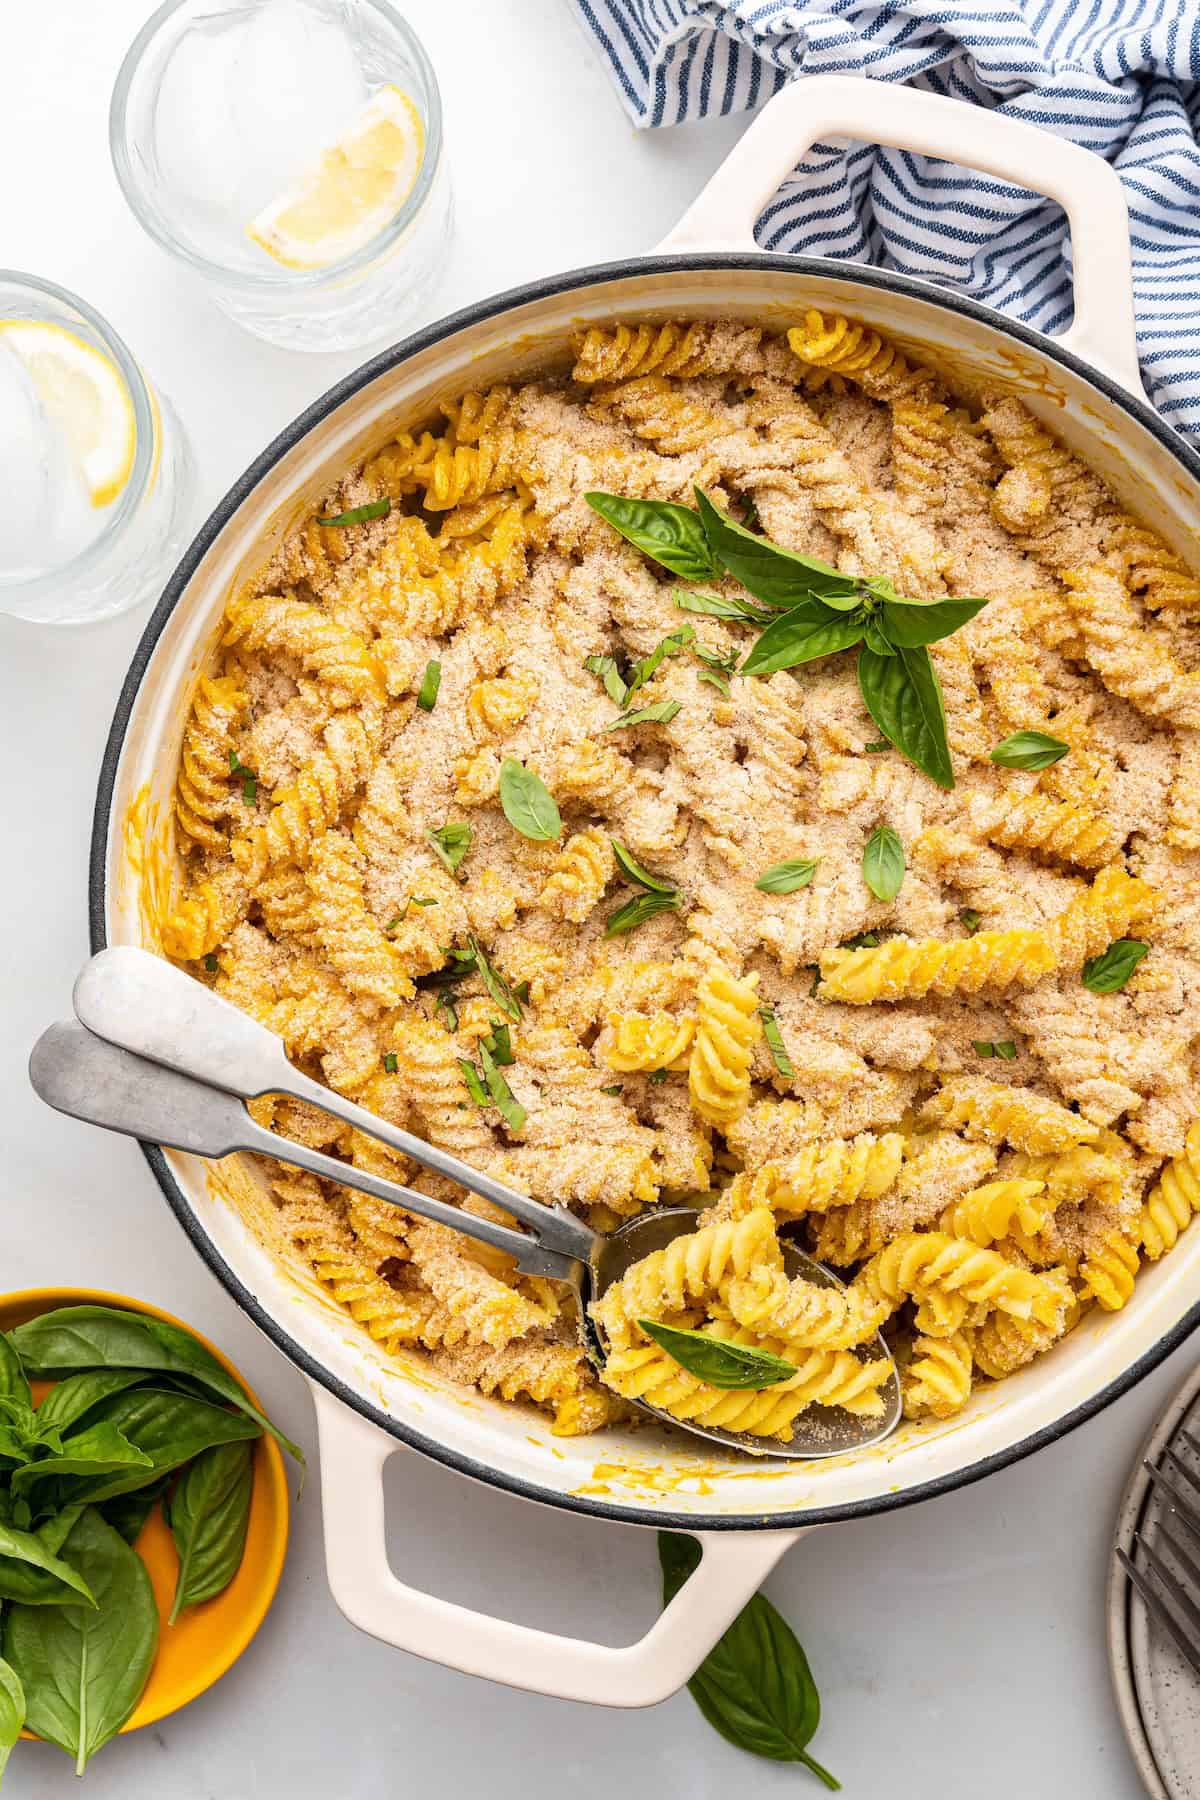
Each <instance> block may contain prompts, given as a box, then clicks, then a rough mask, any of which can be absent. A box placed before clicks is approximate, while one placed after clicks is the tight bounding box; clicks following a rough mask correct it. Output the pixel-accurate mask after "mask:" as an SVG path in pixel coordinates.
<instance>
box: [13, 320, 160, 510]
mask: <svg viewBox="0 0 1200 1800" xmlns="http://www.w3.org/2000/svg"><path fill="white" fill-rule="evenodd" d="M0 343H3V344H6V345H7V346H8V348H9V349H10V350H12V351H13V352H14V353H15V354H16V355H17V356H19V357H20V359H21V361H22V362H23V363H24V364H25V367H26V369H27V371H28V373H29V378H30V380H31V381H32V382H33V385H34V387H35V388H36V390H37V396H38V399H39V400H40V401H41V403H42V406H43V407H44V408H45V411H46V413H47V415H48V416H49V418H50V420H51V422H52V423H53V424H54V425H56V426H57V427H58V429H59V430H60V431H61V432H62V434H63V436H64V437H65V438H66V440H67V444H68V446H69V448H70V452H71V455H72V457H73V459H74V462H75V465H76V467H77V468H78V470H79V473H80V476H81V477H82V480H83V485H84V487H85V488H86V489H87V492H88V498H89V499H90V500H91V503H92V505H93V506H108V505H110V504H111V502H112V501H114V500H115V499H116V497H117V495H118V494H119V493H120V492H121V489H122V488H123V487H124V486H125V483H126V482H127V481H128V480H129V473H130V470H131V469H132V468H133V457H134V450H135V448H136V443H137V426H136V423H135V421H134V416H133V402H132V400H131V399H130V397H129V390H128V388H127V387H126V386H125V383H124V381H123V380H122V378H121V375H120V372H119V370H118V369H117V367H116V365H115V364H114V363H112V362H110V361H109V359H108V357H107V356H105V355H104V353H103V352H102V351H100V350H97V349H95V348H94V347H93V345H91V344H89V343H87V342H86V341H85V340H84V339H83V338H81V337H78V336H77V335H76V334H75V332H73V331H69V330H68V329H67V327H66V326H65V325H55V324H52V323H51V322H50V321H49V320H46V319H0Z"/></svg>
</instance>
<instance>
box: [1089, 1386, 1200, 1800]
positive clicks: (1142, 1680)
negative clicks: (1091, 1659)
mask: <svg viewBox="0 0 1200 1800" xmlns="http://www.w3.org/2000/svg"><path fill="white" fill-rule="evenodd" d="M1181 1425H1190V1427H1191V1429H1192V1430H1193V1432H1196V1433H1200V1369H1197V1370H1195V1371H1194V1372H1193V1373H1192V1374H1191V1375H1189V1376H1188V1379H1187V1380H1186V1381H1185V1382H1184V1384H1183V1386H1182V1387H1181V1388H1180V1389H1179V1392H1178V1393H1177V1394H1176V1395H1175V1397H1174V1399H1173V1400H1172V1401H1171V1403H1170V1405H1169V1406H1168V1407H1167V1409H1166V1411H1165V1412H1164V1413H1163V1415H1162V1417H1161V1418H1160V1419H1159V1421H1158V1423H1157V1424H1156V1425H1155V1427H1154V1429H1153V1430H1152V1431H1151V1433H1150V1436H1149V1437H1148V1438H1147V1439H1146V1442H1145V1443H1144V1444H1143V1445H1142V1448H1141V1450H1140V1451H1139V1452H1138V1456H1137V1460H1136V1462H1135V1464H1134V1468H1133V1472H1132V1474H1131V1475H1130V1477H1129V1483H1128V1485H1127V1487H1126V1489H1125V1493H1124V1495H1123V1497H1122V1500H1121V1506H1120V1510H1119V1512H1118V1513H1117V1530H1116V1539H1115V1542H1116V1543H1117V1544H1119V1545H1121V1546H1122V1547H1123V1548H1124V1549H1125V1550H1129V1548H1130V1542H1131V1540H1132V1537H1133V1533H1134V1531H1135V1530H1138V1529H1140V1530H1141V1531H1142V1532H1143V1533H1145V1534H1146V1535H1147V1536H1148V1537H1149V1538H1150V1541H1151V1542H1153V1538H1154V1530H1155V1524H1156V1521H1157V1517H1158V1513H1159V1508H1160V1502H1159V1500H1158V1498H1157V1496H1156V1495H1155V1494H1154V1492H1153V1491H1152V1489H1151V1486H1150V1482H1149V1480H1148V1478H1147V1476H1146V1471H1145V1468H1144V1467H1143V1462H1144V1461H1146V1460H1149V1461H1150V1462H1153V1461H1155V1459H1156V1458H1157V1457H1158V1456H1159V1455H1161V1453H1162V1451H1163V1449H1164V1448H1165V1447H1166V1445H1167V1444H1169V1443H1170V1442H1171V1441H1172V1439H1174V1438H1175V1436H1176V1434H1177V1433H1178V1431H1179V1428H1180V1426H1181ZM1176 1450H1177V1453H1178V1454H1179V1456H1180V1457H1181V1458H1182V1460H1183V1461H1184V1462H1186V1463H1187V1465H1188V1467H1189V1468H1193V1469H1196V1471H1197V1473H1198V1474H1200V1465H1198V1464H1197V1460H1196V1458H1195V1457H1193V1456H1192V1454H1191V1452H1190V1451H1189V1450H1188V1449H1187V1447H1186V1446H1185V1445H1183V1444H1179V1445H1177V1446H1176ZM1108 1651H1109V1661H1110V1665H1111V1668H1112V1678H1113V1688H1114V1690H1115V1692H1116V1697H1117V1710H1118V1711H1119V1713H1120V1715H1121V1723H1122V1724H1123V1725H1124V1727H1125V1734H1126V1736H1127V1737H1128V1739H1129V1748H1130V1750H1131V1751H1132V1753H1133V1760H1134V1762H1135V1763H1136V1764H1137V1769H1138V1773H1139V1775H1140V1776H1141V1778H1142V1782H1143V1784H1144V1786H1145V1788H1146V1792H1147V1793H1148V1794H1150V1795H1152V1796H1153V1800H1196V1795H1197V1793H1198V1792H1200V1684H1198V1683H1197V1681H1196V1677H1195V1676H1194V1675H1193V1674H1192V1672H1191V1670H1190V1669H1189V1668H1188V1666H1187V1664H1186V1663H1185V1662H1184V1660H1183V1658H1182V1657H1181V1656H1180V1654H1179V1652H1178V1651H1177V1650H1176V1648H1175V1646H1174V1644H1173V1643H1172V1642H1171V1639H1170V1638H1169V1637H1168V1636H1167V1634H1166V1633H1165V1632H1163V1631H1159V1630H1158V1629H1156V1627H1155V1626H1154V1625H1152V1624H1151V1623H1150V1620H1149V1619H1148V1618H1147V1616H1146V1609H1145V1608H1144V1607H1143V1605H1142V1603H1141V1601H1140V1600H1139V1599H1138V1598H1137V1596H1136V1594H1134V1593H1133V1592H1132V1590H1131V1588H1130V1585H1129V1583H1128V1581H1127V1580H1126V1578H1125V1575H1124V1574H1123V1572H1122V1570H1121V1567H1120V1564H1119V1563H1118V1562H1117V1559H1116V1557H1115V1556H1114V1557H1113V1558H1112V1561H1111V1564H1110V1567H1109V1576H1108Z"/></svg>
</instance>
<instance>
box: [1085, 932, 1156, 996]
mask: <svg viewBox="0 0 1200 1800" xmlns="http://www.w3.org/2000/svg"><path fill="white" fill-rule="evenodd" d="M1149 949H1150V946H1149V944H1146V943H1143V942H1142V940H1141V938H1116V939H1114V941H1113V942H1112V943H1111V944H1110V945H1109V946H1108V949H1107V950H1104V951H1102V952H1101V954H1100V955H1099V956H1091V957H1089V958H1088V960H1087V962H1085V963H1084V965H1083V985H1084V987H1085V988H1087V989H1088V990H1089V991H1090V992H1091V993H1093V994H1116V993H1119V992H1120V990H1121V989H1122V988H1123V987H1124V986H1125V983H1126V982H1127V981H1128V980H1129V977H1130V976H1131V975H1132V974H1133V971H1134V970H1135V969H1136V968H1137V966H1138V964H1139V963H1140V962H1141V960H1142V958H1143V956H1145V955H1147V954H1148V952H1149Z"/></svg>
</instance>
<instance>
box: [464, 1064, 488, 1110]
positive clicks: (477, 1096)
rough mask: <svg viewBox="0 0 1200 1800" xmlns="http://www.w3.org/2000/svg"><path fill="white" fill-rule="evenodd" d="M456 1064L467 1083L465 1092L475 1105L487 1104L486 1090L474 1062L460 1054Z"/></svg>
mask: <svg viewBox="0 0 1200 1800" xmlns="http://www.w3.org/2000/svg"><path fill="white" fill-rule="evenodd" d="M458 1066H459V1068H460V1069H461V1071H462V1078H463V1080H464V1081H465V1082H466V1084H467V1092H468V1094H470V1096H471V1098H472V1100H473V1101H474V1102H475V1104H476V1106H487V1105H488V1091H487V1089H486V1088H485V1087H484V1085H483V1082H482V1081H481V1079H480V1076H479V1070H478V1069H477V1068H476V1067H475V1064H474V1063H473V1062H471V1061H470V1060H469V1059H468V1058H467V1057H465V1056H460V1057H459V1058H458Z"/></svg>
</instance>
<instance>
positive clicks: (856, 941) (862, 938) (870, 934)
mask: <svg viewBox="0 0 1200 1800" xmlns="http://www.w3.org/2000/svg"><path fill="white" fill-rule="evenodd" d="M879 944H880V937H879V933H878V932H877V931H860V932H859V933H858V934H857V935H856V936H855V937H848V938H843V939H842V941H841V943H840V944H839V945H838V949H839V950H878V948H879Z"/></svg>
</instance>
